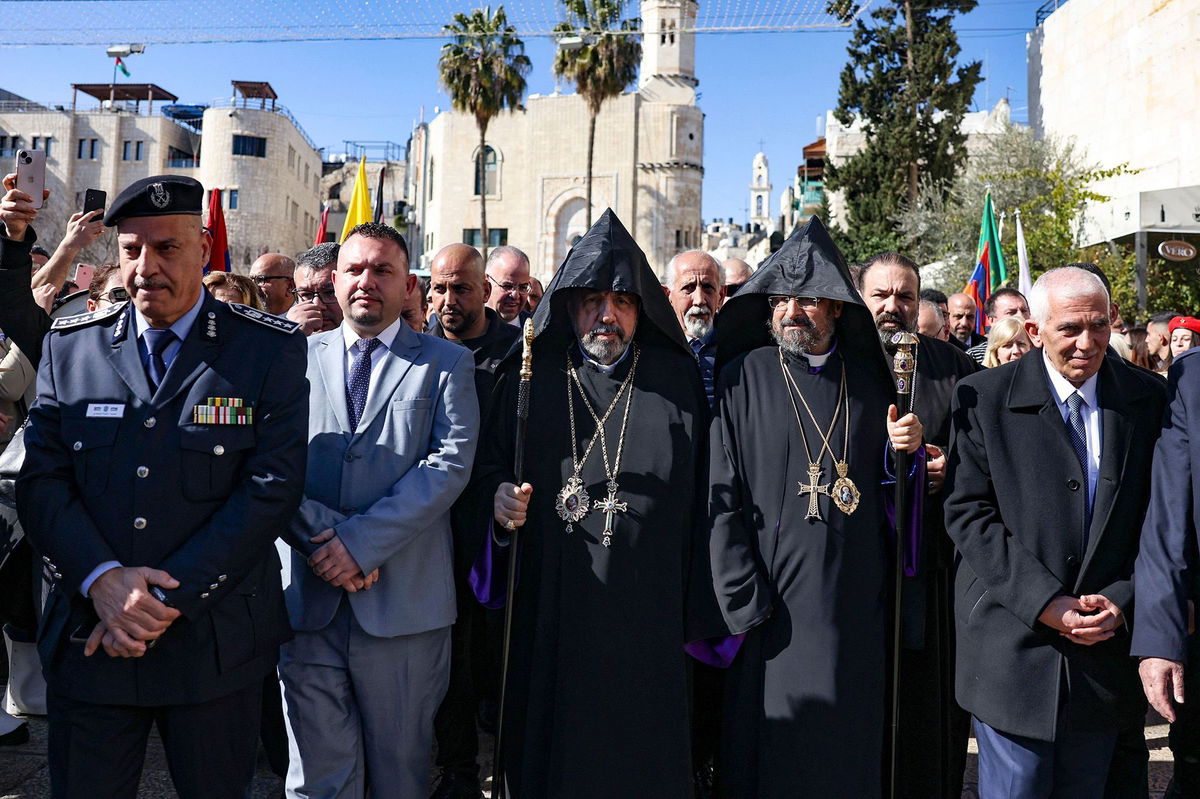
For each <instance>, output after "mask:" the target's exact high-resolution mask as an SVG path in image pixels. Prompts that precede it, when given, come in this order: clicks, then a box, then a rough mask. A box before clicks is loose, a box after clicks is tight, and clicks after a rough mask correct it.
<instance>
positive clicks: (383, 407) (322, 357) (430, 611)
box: [285, 325, 479, 637]
mask: <svg viewBox="0 0 1200 799" xmlns="http://www.w3.org/2000/svg"><path fill="white" fill-rule="evenodd" d="M345 358H346V351H345V346H344V339H343V337H342V331H341V329H340V328H338V329H334V330H330V331H328V332H326V333H320V334H318V335H314V336H312V337H311V338H309V340H308V380H309V385H310V386H311V402H310V406H311V413H310V415H309V425H308V438H309V444H308V470H307V475H306V479H305V486H304V501H303V502H302V503H301V505H300V509H299V511H298V512H297V513H296V516H295V518H294V519H293V521H292V524H291V525H290V528H289V530H288V532H287V534H286V538H287V542H288V543H289V544H290V545H291V547H292V553H291V559H290V572H291V574H290V577H291V579H290V582H289V584H288V586H287V590H286V591H285V598H286V599H287V608H288V615H289V617H290V618H291V622H292V627H293V628H295V629H297V630H319V629H321V628H323V627H324V626H325V625H327V624H329V622H330V621H331V620H332V619H333V615H334V613H335V612H336V611H337V607H338V603H339V601H340V600H341V598H342V595H343V593H345V592H344V591H343V590H342V589H340V588H335V587H334V586H332V585H330V584H329V583H327V582H325V581H324V580H322V579H321V578H320V577H317V576H316V575H315V574H313V572H312V569H311V568H310V567H309V566H308V563H307V559H308V557H309V556H310V555H311V554H312V553H313V552H314V551H316V549H317V545H314V544H312V543H310V542H309V539H310V538H311V537H312V536H315V535H316V534H317V533H319V532H321V531H322V530H325V529H328V528H330V527H332V528H333V529H334V530H336V531H337V534H338V536H339V537H340V538H341V540H342V541H343V543H345V545H346V548H347V549H348V550H349V551H350V554H351V555H352V556H353V557H354V559H355V561H357V562H358V564H359V566H361V567H362V570H363V573H364V574H369V573H370V572H372V571H373V570H375V569H379V570H380V577H379V582H378V583H376V584H375V585H374V586H373V587H372V588H370V589H369V590H367V591H358V592H355V593H351V594H346V596H347V599H348V600H349V602H350V607H351V609H352V610H353V612H354V617H355V619H356V620H357V621H358V623H359V625H360V626H361V627H362V628H363V630H365V631H366V632H368V633H369V634H371V635H375V636H379V637H394V636H399V635H411V634H414V633H419V632H424V631H426V630H434V629H438V628H440V627H445V626H447V625H449V624H452V623H453V622H454V617H455V604H454V573H453V555H452V542H451V534H450V506H451V505H452V504H454V501H455V500H456V499H457V498H458V495H459V494H460V493H461V492H462V490H463V489H464V488H465V487H466V485H467V481H468V479H469V478H470V475H471V463H472V461H473V459H474V457H475V443H476V441H477V440H478V437H479V404H478V400H477V399H476V397H475V383H474V380H475V378H474V368H475V364H474V361H473V360H472V357H471V351H470V350H468V349H467V348H465V347H460V346H458V345H457V344H453V343H451V342H448V341H442V340H440V339H436V338H433V337H432V336H425V335H418V334H417V333H414V332H413V331H412V330H411V329H410V328H408V327H407V326H406V325H401V326H400V330H399V332H398V333H397V334H396V338H395V340H394V341H393V342H392V346H391V348H390V349H389V350H386V351H385V352H384V354H383V357H382V359H381V360H380V362H379V363H377V364H376V365H375V371H376V372H377V374H376V375H375V380H376V382H375V384H374V385H373V386H372V387H371V393H370V395H369V396H368V397H367V404H366V407H365V408H364V409H363V415H362V419H361V420H360V421H359V425H358V430H357V432H353V433H352V432H350V422H349V415H348V413H347V410H346V389H345V386H346V377H345V373H346V366H345Z"/></svg>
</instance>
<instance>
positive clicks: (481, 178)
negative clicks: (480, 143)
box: [475, 147, 500, 196]
mask: <svg viewBox="0 0 1200 799" xmlns="http://www.w3.org/2000/svg"><path fill="white" fill-rule="evenodd" d="M499 186H500V165H499V163H498V161H497V158H496V151H495V150H493V149H492V148H491V147H484V148H483V151H482V152H481V153H480V154H479V157H477V158H476V159H475V194H476V196H478V195H480V194H483V193H484V189H485V188H486V191H487V193H488V194H495V193H496V191H497V189H498V188H499Z"/></svg>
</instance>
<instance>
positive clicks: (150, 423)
mask: <svg viewBox="0 0 1200 799" xmlns="http://www.w3.org/2000/svg"><path fill="white" fill-rule="evenodd" d="M142 424H144V425H146V427H154V425H156V424H158V420H157V419H155V418H154V417H153V416H150V417H147V418H146V421H144V422H142Z"/></svg>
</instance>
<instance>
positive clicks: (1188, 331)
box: [1169, 316, 1200, 360]
mask: <svg viewBox="0 0 1200 799" xmlns="http://www.w3.org/2000/svg"><path fill="white" fill-rule="evenodd" d="M1169 327H1170V329H1171V360H1174V359H1176V358H1178V357H1179V356H1180V355H1182V354H1183V353H1185V352H1187V351H1188V350H1190V349H1191V348H1192V347H1197V346H1200V319H1197V318H1195V317H1193V316H1176V317H1175V318H1174V319H1172V320H1171V324H1170V325H1169Z"/></svg>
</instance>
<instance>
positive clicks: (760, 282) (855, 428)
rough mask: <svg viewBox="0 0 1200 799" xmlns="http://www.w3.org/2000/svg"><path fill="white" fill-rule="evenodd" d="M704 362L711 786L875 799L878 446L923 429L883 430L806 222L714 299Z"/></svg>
mask: <svg viewBox="0 0 1200 799" xmlns="http://www.w3.org/2000/svg"><path fill="white" fill-rule="evenodd" d="M717 361H718V370H719V371H718V376H717V404H716V410H715V411H714V413H715V415H716V417H717V418H716V419H715V420H714V421H713V425H712V428H711V438H710V442H709V452H710V461H709V469H710V477H709V479H710V483H711V485H710V496H709V513H710V519H709V521H710V524H711V528H712V539H711V541H710V550H711V559H712V564H713V571H712V573H713V581H714V587H715V589H716V594H717V600H718V603H719V604H720V610H721V613H722V614H723V617H724V621H725V624H726V626H727V631H728V633H730V634H732V635H734V636H735V638H734V639H733V640H734V641H737V640H738V638H739V637H740V643H741V646H740V651H736V650H732V647H730V646H729V640H725V641H722V642H720V643H721V646H715V645H714V646H713V647H712V656H713V662H716V663H718V664H723V663H727V662H729V661H730V660H732V665H731V667H730V670H729V673H728V675H727V682H726V689H727V692H728V694H729V696H730V702H729V703H727V705H726V713H725V718H726V723H725V730H724V751H723V753H722V754H723V757H722V762H721V780H722V786H723V790H724V791H725V795H727V796H729V797H737V798H738V799H741V798H742V797H747V798H748V797H756V799H772V798H773V797H778V798H779V799H783V798H784V797H789V799H790V797H795V796H845V797H850V796H853V797H856V799H878V797H880V796H881V793H882V790H883V775H882V773H881V764H882V762H883V752H884V750H883V745H884V742H885V740H886V739H885V735H884V728H885V718H884V712H885V708H886V706H887V702H886V695H887V683H888V673H889V672H888V669H887V663H888V651H889V646H888V642H889V637H888V634H887V633H888V626H889V620H890V618H891V616H890V611H889V608H890V606H891V600H890V597H889V592H890V584H891V580H890V575H891V574H892V570H891V568H890V567H889V566H888V564H889V561H891V558H892V557H893V555H892V551H893V545H892V542H891V540H892V537H891V535H890V529H891V526H892V525H891V519H890V515H889V508H888V502H887V501H886V496H887V494H888V492H889V490H891V489H885V488H884V483H885V482H886V481H887V480H888V475H887V471H888V467H887V462H888V459H889V437H890V443H891V445H894V446H895V447H896V448H899V449H904V450H908V451H914V450H918V448H919V447H920V444H921V426H920V423H919V422H918V421H917V420H916V418H915V417H911V416H906V417H904V418H903V419H899V420H898V421H892V420H891V418H890V414H891V412H892V411H893V410H894V409H890V408H889V406H890V405H891V404H892V402H893V401H894V399H895V385H894V383H893V382H892V378H891V375H890V370H889V367H888V362H887V360H886V358H885V356H884V352H883V349H882V346H881V345H880V341H879V337H878V335H877V333H876V332H875V326H874V323H873V321H872V319H871V315H870V313H868V312H867V309H866V307H865V306H864V305H863V303H862V300H861V298H860V297H859V295H858V292H857V291H856V290H855V289H854V286H853V284H852V283H851V280H850V275H849V272H848V270H847V269H846V265H845V262H844V261H843V260H842V256H841V254H840V253H839V252H838V250H837V247H836V246H834V243H833V241H832V240H831V239H830V237H829V234H828V233H827V232H826V230H825V228H824V227H823V226H822V225H821V223H820V222H819V221H818V220H817V219H815V218H814V219H813V220H811V221H810V222H809V223H808V224H807V225H805V226H804V227H803V228H801V229H800V230H798V231H797V232H796V233H794V234H793V235H792V236H791V238H789V239H788V240H787V241H786V242H784V244H783V246H782V247H781V248H780V249H779V251H778V252H776V253H775V254H774V255H773V256H772V257H771V258H769V259H768V260H767V261H766V262H764V263H763V265H762V266H760V267H759V269H758V271H756V272H755V273H754V276H753V277H752V278H750V280H748V281H746V284H745V285H744V286H743V287H742V288H741V290H739V291H738V293H737V294H736V295H735V296H734V297H733V298H731V299H730V300H729V301H728V302H727V303H726V304H725V306H724V308H723V309H722V310H721V313H720V314H719V315H718V317H717ZM914 460H917V461H919V462H923V456H922V457H919V458H915V459H914ZM918 479H919V478H918ZM733 651H736V657H733V656H732V654H731V653H732V652H733Z"/></svg>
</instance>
